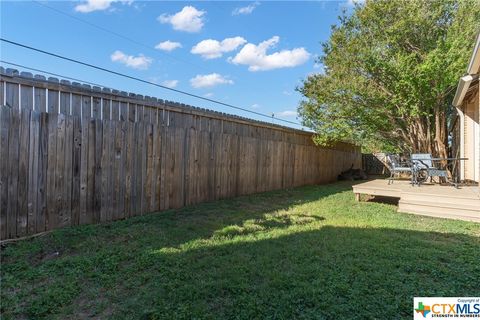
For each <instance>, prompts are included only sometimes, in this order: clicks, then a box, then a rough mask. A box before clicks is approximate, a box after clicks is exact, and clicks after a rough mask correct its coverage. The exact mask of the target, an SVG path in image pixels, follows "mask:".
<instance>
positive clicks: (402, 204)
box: [353, 179, 480, 222]
mask: <svg viewBox="0 0 480 320" xmlns="http://www.w3.org/2000/svg"><path fill="white" fill-rule="evenodd" d="M353 192H354V193H355V195H356V197H357V200H360V195H362V194H365V195H372V196H383V197H393V198H399V199H400V200H399V202H398V211H399V212H406V213H414V214H421V215H426V216H432V217H440V218H449V219H460V220H468V221H475V222H480V189H479V187H478V186H468V187H467V186H464V187H460V188H459V189H455V188H454V187H452V186H440V185H434V184H424V185H421V186H420V187H418V186H412V185H411V184H410V182H409V181H402V180H395V181H394V183H393V184H390V185H388V180H384V179H377V180H371V181H368V182H365V183H360V184H357V185H354V186H353Z"/></svg>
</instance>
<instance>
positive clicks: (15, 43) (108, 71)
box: [0, 38, 303, 127]
mask: <svg viewBox="0 0 480 320" xmlns="http://www.w3.org/2000/svg"><path fill="white" fill-rule="evenodd" d="M0 40H1V41H3V42H6V43H9V44H12V45H15V46H18V47H21V48H25V49H28V50H32V51H36V52H39V53H43V54H45V55H49V56H52V57H55V58H59V59H62V60H65V61H69V62H73V63H77V64H80V65H83V66H87V67H90V68H93V69H96V70H100V71H104V72H107V73H110V74H114V75H117V76H120V77H124V78H127V79H131V80H135V81H138V82H142V83H146V84H149V85H152V86H155V87H159V88H162V89H165V90H169V91H173V92H176V93H180V94H183V95H186V96H189V97H193V98H197V99H200V100H204V101H208V102H211V103H215V104H218V105H222V106H225V107H229V108H232V109H236V110H241V111H244V112H248V113H251V114H255V115H257V116H261V117H265V118H268V119H272V117H271V116H270V115H268V114H264V113H261V112H256V111H252V110H248V109H245V108H242V107H237V106H234V105H232V104H229V103H225V102H221V101H218V100H214V99H210V98H206V97H202V96H199V95H197V94H194V93H190V92H187V91H182V90H178V89H174V88H169V87H167V86H163V85H160V84H157V83H154V82H152V81H148V80H144V79H141V78H137V77H134V76H130V75H128V74H124V73H120V72H117V71H113V70H110V69H106V68H103V67H99V66H96V65H93V64H90V63H87V62H83V61H80V60H76V59H72V58H68V57H65V56H62V55H59V54H56V53H52V52H48V51H45V50H42V49H38V48H34V47H31V46H27V45H25V44H21V43H18V42H15V41H11V40H7V39H4V38H0ZM276 119H277V120H278V121H282V122H285V123H290V124H294V125H297V126H301V127H302V126H303V125H302V124H300V123H298V122H294V121H290V120H285V119H280V118H276Z"/></svg>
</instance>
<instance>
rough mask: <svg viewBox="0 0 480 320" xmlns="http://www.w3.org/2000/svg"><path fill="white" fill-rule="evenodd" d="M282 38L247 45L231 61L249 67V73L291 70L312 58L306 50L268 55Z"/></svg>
mask: <svg viewBox="0 0 480 320" xmlns="http://www.w3.org/2000/svg"><path fill="white" fill-rule="evenodd" d="M279 41H280V38H279V37H278V36H274V37H272V38H271V39H268V40H267V41H263V42H261V43H260V44H258V45H255V44H252V43H247V44H246V45H245V46H244V47H243V48H242V50H240V52H239V53H238V54H237V55H236V56H235V57H234V58H230V59H229V61H230V62H232V63H234V64H243V65H247V66H248V70H249V71H265V70H272V69H279V68H291V67H296V66H298V65H301V64H303V63H305V62H306V61H307V60H308V59H309V58H310V53H308V52H307V50H305V48H295V49H292V50H282V51H278V52H274V53H272V54H267V50H268V49H269V48H271V47H274V46H275V45H276V44H277V43H278V42H279Z"/></svg>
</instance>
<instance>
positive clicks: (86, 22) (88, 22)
mask: <svg viewBox="0 0 480 320" xmlns="http://www.w3.org/2000/svg"><path fill="white" fill-rule="evenodd" d="M33 2H35V3H36V4H38V5H40V6H42V7H44V8H47V9H50V10H52V11H55V12H56V13H59V14H61V15H64V16H66V17H69V18H71V19H74V20H76V21H79V22H81V23H83V24H86V25H88V26H90V27H93V28H96V29H98V30H100V31H103V32H106V33H109V34H112V35H114V36H116V37H119V38H121V39H123V40H127V41H129V42H131V43H134V44H136V45H138V46H141V47H144V48H147V49H149V50H151V51H154V52H155V53H157V54H158V53H160V54H162V55H164V56H166V57H167V58H170V59H172V60H176V61H179V62H182V63H185V64H188V65H191V66H194V67H197V68H199V69H202V70H207V68H205V67H203V66H201V65H199V64H196V63H193V62H190V61H187V60H183V59H180V58H177V57H175V56H173V55H171V54H168V53H166V52H161V51H159V50H155V49H154V48H152V46H150V45H147V44H145V43H142V42H140V41H138V40H135V39H133V38H130V37H127V36H125V35H123V34H121V33H118V32H116V31H113V30H110V29H107V28H105V27H102V26H100V25H98V24H95V23H92V22H90V21H87V20H84V19H81V18H79V17H76V16H74V15H72V14H70V13H68V12H65V11H62V10H59V9H57V8H54V7H51V6H49V5H47V4H45V3H43V2H40V1H37V0H33Z"/></svg>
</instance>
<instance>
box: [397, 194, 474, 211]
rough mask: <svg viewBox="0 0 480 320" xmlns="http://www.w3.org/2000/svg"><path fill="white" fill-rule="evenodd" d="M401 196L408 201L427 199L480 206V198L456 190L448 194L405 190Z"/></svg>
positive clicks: (428, 200)
mask: <svg viewBox="0 0 480 320" xmlns="http://www.w3.org/2000/svg"><path fill="white" fill-rule="evenodd" d="M401 198H402V199H403V200H406V201H427V202H434V203H436V202H439V203H442V204H443V203H444V204H453V205H456V206H463V205H467V206H473V207H474V208H475V207H476V208H480V198H474V195H472V196H470V197H468V196H464V195H463V194H462V195H458V194H455V193H454V192H452V193H449V194H448V195H446V194H428V193H417V192H405V191H403V192H402V193H401Z"/></svg>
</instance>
